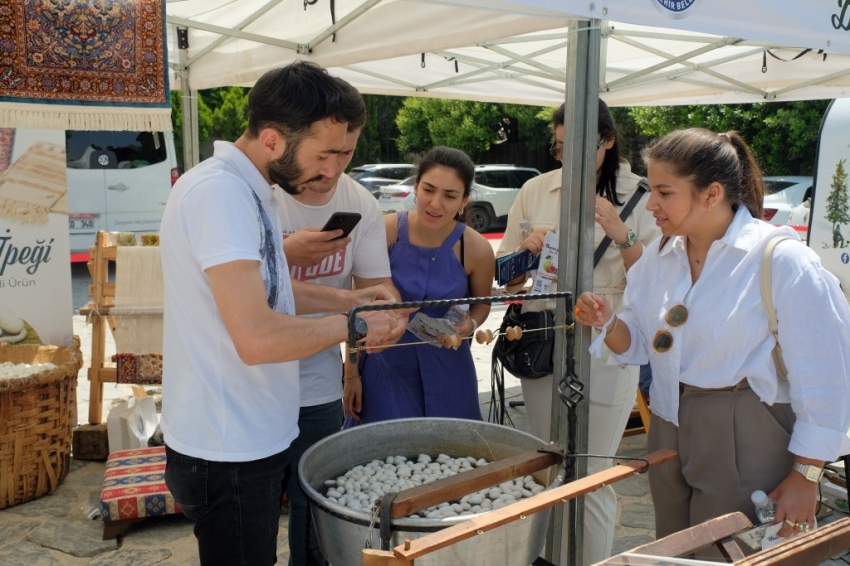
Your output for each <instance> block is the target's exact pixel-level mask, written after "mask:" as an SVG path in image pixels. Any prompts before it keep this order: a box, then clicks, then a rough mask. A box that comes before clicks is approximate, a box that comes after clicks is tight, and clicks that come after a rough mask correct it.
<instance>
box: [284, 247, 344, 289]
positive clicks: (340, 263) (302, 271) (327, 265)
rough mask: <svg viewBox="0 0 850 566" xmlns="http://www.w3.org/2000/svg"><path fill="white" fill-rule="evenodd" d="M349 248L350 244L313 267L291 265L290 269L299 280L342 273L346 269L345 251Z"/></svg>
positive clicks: (310, 279) (309, 279) (294, 277)
mask: <svg viewBox="0 0 850 566" xmlns="http://www.w3.org/2000/svg"><path fill="white" fill-rule="evenodd" d="M347 249H348V246H346V247H344V248H342V249H341V250H340V251H338V252H337V253H335V254H333V255H329V256H328V257H326V258H325V259H324V260H322V263H319V264H318V265H314V266H313V267H298V266H294V267H291V268H290V270H289V271H290V273H291V274H292V278H293V279H297V280H298V281H312V280H314V279H321V278H322V277H333V276H334V275H340V274H341V273H342V272H343V270H344V269H345V251H346V250H347Z"/></svg>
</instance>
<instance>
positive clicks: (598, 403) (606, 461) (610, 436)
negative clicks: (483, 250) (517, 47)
mask: <svg viewBox="0 0 850 566" xmlns="http://www.w3.org/2000/svg"><path fill="white" fill-rule="evenodd" d="M552 128H553V130H554V131H553V133H554V136H555V141H554V143H553V144H552V148H551V151H552V156H553V157H554V158H555V159H558V160H560V159H561V157H562V151H563V147H564V105H561V107H560V108H558V109H557V110H556V111H555V114H554V116H553V118H552ZM594 143H595V144H596V195H597V196H596V216H595V220H596V226H595V233H594V238H593V240H594V249H595V248H596V247H598V246H599V245H600V243H601V242H602V240H603V238H605V237H606V236H607V237H608V238H610V242H611V243H610V245H609V246H608V247H607V249H605V251H604V254H603V255H602V257H601V259H600V261H599V263H598V264H597V265H596V267H595V268H594V270H593V289H594V291H595V292H597V293H600V294H603V295H605V296H606V297H608V299H609V300H610V301H611V304H613V305H614V308H616V309H618V310H619V308H620V304H621V301H622V297H623V290H624V289H625V287H626V271H627V270H628V269H629V268H630V267H631V266H632V265H633V264H634V263H635V262H636V261H637V260H638V258H640V256H641V254H642V252H643V248H644V246H646V245H648V244H649V243H650V242H652V241H653V240H654V239H656V238H657V237H658V235H659V231H658V228H657V227H656V226H655V222H654V220H653V218H652V215H651V214H649V213H648V212H647V211H646V208H645V206H646V199H647V195H646V194H644V195H643V196H642V197H640V201H639V202H637V204H636V206H635V207H634V209H633V211H632V212H631V214H630V215H629V216H628V217H627V218H626V220H625V222H624V221H623V220H621V219H620V216H619V215H620V211H621V210H622V209H623V206H624V205H625V204H626V203H628V202H629V200H630V199H631V198H632V196H633V195H635V193H636V191H637V190H638V183H639V182H640V181H641V177H639V176H638V175H635V174H634V173H632V172H631V167H630V166H629V163H628V162H627V161H626V160H625V159H623V158H622V157H621V156H620V140H619V136H618V134H617V126H616V124H615V123H614V118H613V117H612V116H611V111H610V110H609V109H608V106H607V105H606V104H605V102H603V101H602V100H600V101H599V122H598V134H597V136H596V139H595V140H594ZM562 175H563V170H562V169H556V170H555V171H550V172H549V173H545V174H543V175H540V176H538V177H535V178H533V179H531V180H529V181H528V182H526V183H525V185H523V187H522V190H520V192H519V195H517V198H516V200H515V201H514V204H513V206H512V207H511V210H510V212H509V213H508V226H507V230H506V231H505V236H504V239H503V240H502V244H501V246H500V247H499V251H498V255H499V256H502V255H505V254H508V253H511V252H514V251H518V250H522V249H528V250H531V251H532V252H533V253H535V254H539V253H540V252H541V250H542V249H543V240H544V238H545V237H546V234H547V233H548V232H551V231H552V230H556V229H558V228H559V226H560V223H561V218H560V214H561V178H562ZM521 223H522V224H521ZM523 224H527V225H528V227H529V228H528V230H527V232H528V234H523V231H522V229H521V227H520V226H521V225H523ZM526 279H527V274H524V275H522V276H521V277H519V278H517V279H515V280H513V281H510V282H509V283H508V284H507V285H506V288H507V290H508V292H509V293H514V292H516V291H517V290H518V289H519V288H521V287H522V286H523V285H524V284H525V282H526ZM554 290H555V285H552V288H551V289H550V291H554ZM554 307H555V305H554V301H540V300H538V301H531V300H530V301H526V302H525V303H524V304H523V311H541V310H544V309H548V310H552V309H554ZM607 359H608V352H607V351H603V353H602V357H601V358H598V359H597V358H591V360H590V380H591V382H590V383H589V384H588V385H589V388H590V409H589V411H590V414H589V428H588V452H589V453H590V454H603V455H608V454H614V453H616V451H617V447H618V446H619V444H620V439H621V438H622V436H623V431H624V430H625V428H626V423H627V422H628V419H629V414H630V413H631V410H632V407H633V406H634V402H635V396H636V394H637V384H638V368H637V367H636V366H610V365H607V364H606V361H607ZM521 384H522V394H523V398H524V400H525V405H526V408H527V411H528V418H529V422H530V424H531V432H532V433H533V434H534V435H535V436H538V437H539V438H542V439H545V440H549V439H550V421H551V406H552V395H553V390H554V387H555V383H554V380H553V378H552V376H551V375H550V376H546V377H543V378H540V379H536V380H528V379H523V380H521ZM610 466H611V459H610V458H589V459H588V460H587V473H588V474H592V473H595V472H598V471H601V470H603V469H605V468H608V467H610ZM616 515H617V494H616V493H615V492H614V488H613V487H611V486H607V487H604V488H602V489H599V490H597V491H594V492H592V493H589V494H588V495H587V496H586V497H585V511H584V516H585V521H584V563H585V564H594V563H596V562H600V561H602V560H604V559H606V558H608V556H609V555H610V554H611V547H612V545H613V541H614V522H615V520H616ZM565 524H566V522H565ZM561 562H562V563H566V556H564V557H562V559H561Z"/></svg>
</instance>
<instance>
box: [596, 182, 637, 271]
mask: <svg viewBox="0 0 850 566" xmlns="http://www.w3.org/2000/svg"><path fill="white" fill-rule="evenodd" d="M648 190H649V185H648V184H647V183H646V179H641V180H640V181H638V186H637V189H635V192H634V193H633V194H632V198H630V199H629V202H627V203H626V206H624V207H623V210H621V211H620V220H622V221H623V222H625V221H626V218H628V217H629V214H631V213H632V211H633V210H634V209H635V207H636V206H637V203H638V201H639V200H640V198H641V197H642V196H643V193H645V192H647V191H648ZM610 245H611V238H609V237H608V236H605V237H604V238H602V241H601V242H599V247H597V248H596V251H595V252H593V267H594V268H596V266H597V264H598V263H599V260H600V259H602V256H603V255H604V254H605V250H607V249H608V246H610Z"/></svg>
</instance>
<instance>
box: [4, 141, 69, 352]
mask: <svg viewBox="0 0 850 566" xmlns="http://www.w3.org/2000/svg"><path fill="white" fill-rule="evenodd" d="M64 136H65V132H64V131H63V130H22V129H15V128H0V342H3V343H7V344H54V345H59V346H68V345H70V343H71V338H72V335H73V320H72V317H71V313H72V309H73V307H72V300H71V264H70V262H69V261H68V257H69V254H70V251H69V239H68V189H67V180H66V173H65V137H64Z"/></svg>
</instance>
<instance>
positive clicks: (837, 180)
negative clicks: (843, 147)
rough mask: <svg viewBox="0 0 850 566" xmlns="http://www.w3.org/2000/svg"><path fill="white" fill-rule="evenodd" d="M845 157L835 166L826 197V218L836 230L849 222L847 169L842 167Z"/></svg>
mask: <svg viewBox="0 0 850 566" xmlns="http://www.w3.org/2000/svg"><path fill="white" fill-rule="evenodd" d="M846 162H847V160H846V159H842V160H841V161H839V162H838V164H837V165H836V166H835V173H834V174H833V175H832V185H830V187H831V188H832V190H831V191H829V196H828V197H826V219H827V220H828V221H829V222H830V223H831V224H832V225H833V230H834V231H838V230H839V226H840V225H842V224H847V223H850V205H848V197H847V171H845V169H844V164H845V163H846Z"/></svg>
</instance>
